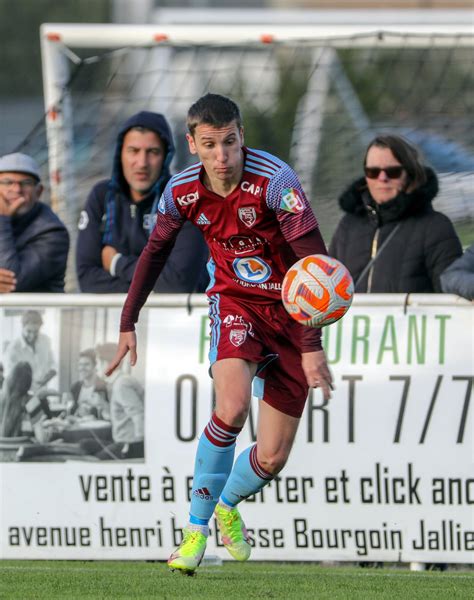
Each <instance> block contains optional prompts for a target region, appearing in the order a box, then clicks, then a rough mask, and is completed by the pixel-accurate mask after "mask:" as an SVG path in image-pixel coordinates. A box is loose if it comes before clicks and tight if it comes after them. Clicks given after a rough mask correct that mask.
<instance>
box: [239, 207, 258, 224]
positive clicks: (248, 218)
mask: <svg viewBox="0 0 474 600" xmlns="http://www.w3.org/2000/svg"><path fill="white" fill-rule="evenodd" d="M239 219H240V220H241V221H242V223H243V224H244V225H246V226H247V227H253V226H254V225H255V221H256V220H257V213H256V212H255V208H254V207H253V206H242V208H239Z"/></svg>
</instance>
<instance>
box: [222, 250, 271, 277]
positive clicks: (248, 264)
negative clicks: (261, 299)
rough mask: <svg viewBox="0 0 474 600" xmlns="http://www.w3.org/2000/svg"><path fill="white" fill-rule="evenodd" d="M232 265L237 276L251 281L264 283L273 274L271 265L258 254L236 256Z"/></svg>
mask: <svg viewBox="0 0 474 600" xmlns="http://www.w3.org/2000/svg"><path fill="white" fill-rule="evenodd" d="M232 266H233V268H234V271H235V274H236V275H237V277H238V278H239V279H242V280H243V281H247V282H249V283H263V282H264V281H267V279H268V278H269V277H270V275H271V274H272V270H271V268H270V265H267V263H266V262H265V261H264V260H262V259H261V258H259V257H258V256H248V257H246V258H236V259H235V260H234V262H233V263H232Z"/></svg>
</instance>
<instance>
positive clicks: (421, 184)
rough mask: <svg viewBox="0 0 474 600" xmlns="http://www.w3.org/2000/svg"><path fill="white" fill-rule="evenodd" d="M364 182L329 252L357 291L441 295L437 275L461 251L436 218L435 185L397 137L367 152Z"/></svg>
mask: <svg viewBox="0 0 474 600" xmlns="http://www.w3.org/2000/svg"><path fill="white" fill-rule="evenodd" d="M363 164H364V172H365V177H361V178H360V179H357V180H356V181H355V182H354V183H352V185H350V186H349V188H348V189H346V191H345V192H344V193H343V194H342V195H341V197H340V198H339V204H340V206H341V208H342V210H343V211H345V213H346V214H345V215H344V216H343V217H342V219H341V221H340V222H339V225H338V227H337V229H336V232H335V234H334V236H333V238H332V241H331V244H330V246H329V254H330V255H331V256H334V257H335V258H337V259H339V260H340V261H342V262H343V263H344V264H345V265H346V266H347V268H348V269H349V271H350V272H351V275H352V277H353V279H354V282H355V289H356V291H357V292H373V293H377V292H390V293H426V292H441V284H440V275H441V273H442V272H443V271H444V270H445V269H446V267H447V266H448V265H449V264H451V263H452V261H453V260H454V259H456V258H457V257H458V256H460V255H461V254H462V247H461V243H460V241H459V238H458V236H457V235H456V232H455V230H454V227H453V225H452V223H451V221H450V220H449V218H448V217H447V216H445V215H443V214H442V213H439V212H437V211H435V210H434V209H433V207H432V204H431V203H432V201H433V199H434V198H435V197H436V195H437V193H438V179H437V177H436V175H435V173H434V171H433V170H432V169H430V168H429V167H426V166H424V165H422V164H421V162H420V158H419V156H418V152H417V150H416V149H415V148H414V147H413V146H411V144H409V143H408V142H407V141H406V140H404V139H403V138H401V137H399V136H396V135H380V136H378V137H376V138H375V139H374V140H373V141H372V142H371V143H370V144H369V146H368V148H367V151H366V155H365V158H364V163H363Z"/></svg>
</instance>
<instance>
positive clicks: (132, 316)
mask: <svg viewBox="0 0 474 600" xmlns="http://www.w3.org/2000/svg"><path fill="white" fill-rule="evenodd" d="M182 223H183V222H182V221H178V220H176V219H175V218H173V217H171V216H169V215H161V214H160V215H159V218H158V220H157V223H156V226H155V228H154V230H153V232H152V234H151V236H150V238H149V240H148V242H147V244H146V246H145V248H144V249H143V251H142V253H141V254H140V258H139V259H138V262H137V267H136V269H135V273H134V275H133V278H132V283H131V284H130V288H129V290H128V294H127V298H126V300H125V304H124V306H123V309H122V315H121V318H120V336H119V342H118V348H117V352H116V354H115V356H114V358H113V360H112V362H111V363H110V364H109V365H108V367H107V370H106V375H110V374H111V373H112V372H113V371H114V370H115V369H116V368H117V367H118V365H119V364H120V363H121V361H122V359H123V358H124V357H125V356H126V355H127V353H128V352H130V364H131V365H132V366H133V365H135V364H136V362H137V338H136V334H135V323H136V322H137V321H138V316H139V314H140V310H141V309H142V307H143V305H144V304H145V302H146V299H147V298H148V296H149V294H150V292H151V291H152V289H153V286H154V285H155V283H156V280H157V279H158V277H159V275H160V273H161V271H162V269H163V267H164V265H165V263H166V259H167V258H168V256H169V255H170V252H171V250H172V249H173V246H174V242H175V240H176V236H177V235H178V232H179V230H180V229H181V226H182Z"/></svg>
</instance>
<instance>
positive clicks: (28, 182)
mask: <svg viewBox="0 0 474 600" xmlns="http://www.w3.org/2000/svg"><path fill="white" fill-rule="evenodd" d="M37 183H38V182H37V181H36V180H35V179H22V180H21V181H15V180H13V179H0V185H1V186H3V187H6V188H12V187H13V186H14V185H19V186H20V187H21V188H29V187H34V186H35V185H36V184H37Z"/></svg>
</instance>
